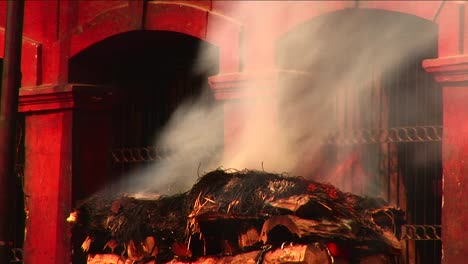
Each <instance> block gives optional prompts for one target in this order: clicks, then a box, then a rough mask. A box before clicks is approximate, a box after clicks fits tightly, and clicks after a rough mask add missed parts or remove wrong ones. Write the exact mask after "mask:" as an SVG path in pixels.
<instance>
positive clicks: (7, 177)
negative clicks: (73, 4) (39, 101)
mask: <svg viewBox="0 0 468 264" xmlns="http://www.w3.org/2000/svg"><path fill="white" fill-rule="evenodd" d="M23 15H24V0H17V1H8V2H7V18H6V29H5V52H4V54H5V57H4V60H3V62H4V67H3V75H2V89H1V92H0V168H1V169H0V216H1V217H0V263H8V262H9V255H10V247H11V246H12V245H11V238H12V234H11V230H10V226H11V223H14V222H15V219H12V216H13V214H11V213H10V208H11V205H10V202H11V201H10V197H15V195H14V191H15V189H14V188H12V183H13V180H12V178H13V177H14V153H15V144H14V143H15V132H16V116H17V112H18V91H19V87H20V85H21V44H22V35H23Z"/></svg>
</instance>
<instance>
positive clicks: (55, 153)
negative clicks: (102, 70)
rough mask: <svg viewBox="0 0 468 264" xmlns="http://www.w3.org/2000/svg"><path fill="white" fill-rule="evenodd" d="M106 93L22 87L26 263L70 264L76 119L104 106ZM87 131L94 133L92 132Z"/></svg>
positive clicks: (67, 87)
mask: <svg viewBox="0 0 468 264" xmlns="http://www.w3.org/2000/svg"><path fill="white" fill-rule="evenodd" d="M109 96H110V93H109V92H106V91H103V90H102V89H97V88H96V87H94V86H91V85H87V86H86V85H81V86H80V85H71V84H66V85H53V86H41V87H33V88H21V89H20V99H19V111H20V112H22V113H23V114H24V115H25V168H24V174H25V176H24V177H25V179H24V182H25V186H24V192H25V211H26V231H25V243H24V263H27V264H30V263H70V255H71V244H70V226H69V224H68V223H67V222H66V218H67V217H68V215H69V213H70V210H71V197H72V176H73V154H74V151H73V142H74V127H73V125H74V123H75V120H74V115H75V113H76V111H77V110H78V109H80V108H89V107H93V106H94V107H95V106H99V105H102V104H104V102H105V101H107V98H108V97H109ZM90 129H93V128H92V127H90Z"/></svg>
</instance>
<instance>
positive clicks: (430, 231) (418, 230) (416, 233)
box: [401, 225, 441, 240]
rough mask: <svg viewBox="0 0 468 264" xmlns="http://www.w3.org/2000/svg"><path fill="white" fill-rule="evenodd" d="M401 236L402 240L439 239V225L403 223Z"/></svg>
mask: <svg viewBox="0 0 468 264" xmlns="http://www.w3.org/2000/svg"><path fill="white" fill-rule="evenodd" d="M401 238H402V239H404V240H441V226H440V225H404V226H403V227H402V237H401Z"/></svg>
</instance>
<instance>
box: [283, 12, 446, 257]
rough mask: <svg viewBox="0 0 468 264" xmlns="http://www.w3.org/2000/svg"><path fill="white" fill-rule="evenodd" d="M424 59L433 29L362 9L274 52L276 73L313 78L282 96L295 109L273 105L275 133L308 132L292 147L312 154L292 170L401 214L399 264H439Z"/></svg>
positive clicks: (329, 19) (432, 89) (432, 128)
mask: <svg viewBox="0 0 468 264" xmlns="http://www.w3.org/2000/svg"><path fill="white" fill-rule="evenodd" d="M433 57H437V25H436V24H434V23H432V22H430V21H427V20H423V19H420V18H417V17H414V16H409V15H404V14H401V13H396V12H387V11H382V10H371V9H367V10H364V9H347V10H341V11H338V12H334V13H330V14H325V15H322V16H319V17H316V18H314V19H312V20H310V21H308V22H306V23H304V24H302V25H299V26H297V27H296V28H294V29H293V30H291V31H290V32H288V33H286V34H285V35H284V36H283V37H282V38H281V39H280V41H279V42H278V46H277V65H278V67H279V68H282V69H287V70H296V71H302V72H307V73H310V74H311V75H313V78H314V81H313V82H312V83H310V82H301V81H300V80H296V81H294V82H292V83H287V85H292V87H284V89H283V90H287V89H289V90H291V89H295V90H296V91H299V92H296V93H288V94H286V96H288V97H289V98H288V99H287V100H285V101H284V102H287V103H290V102H291V100H293V102H294V100H296V101H297V100H299V101H298V105H303V107H301V108H293V109H294V110H293V111H297V112H290V111H291V110H288V107H287V105H282V106H281V109H284V110H283V114H284V116H285V118H284V120H283V122H284V123H283V124H284V126H291V125H290V124H294V123H295V124H300V129H301V130H303V131H309V132H308V133H301V134H299V136H300V137H297V138H293V139H292V140H299V139H301V137H302V138H303V137H316V138H314V140H315V141H313V142H315V143H316V145H319V146H320V147H317V146H313V145H311V146H310V148H311V149H312V150H311V151H310V153H306V155H305V158H304V161H303V162H302V164H301V166H302V167H301V168H299V170H300V171H302V172H303V173H305V174H309V177H313V178H316V179H318V180H321V181H328V182H331V183H333V184H335V185H337V186H339V187H340V188H342V189H343V190H345V191H350V192H354V193H357V194H361V195H371V196H380V197H382V198H383V199H385V200H387V201H388V202H390V203H391V204H394V205H396V206H399V207H402V208H403V209H404V210H405V211H406V213H407V222H408V225H406V226H405V228H404V229H403V230H402V231H403V234H402V238H403V239H404V241H405V246H406V248H405V252H404V254H403V257H402V258H400V259H399V260H397V261H398V263H440V257H441V248H440V246H441V243H440V218H441V192H440V182H441V178H442V160H441V139H442V138H441V135H442V108H441V106H442V98H441V89H438V88H437V85H436V84H435V82H434V81H433V80H432V77H431V76H430V75H428V74H426V73H425V71H424V70H423V69H422V67H421V61H422V60H423V59H426V58H433ZM304 98H305V99H304ZM304 100H310V104H302V103H301V101H304ZM306 102H307V101H306ZM289 109H291V108H289ZM288 111H289V112H288ZM304 112H306V113H307V114H304ZM295 116H297V117H298V118H294V117H295ZM303 116H307V118H308V120H303V121H302V122H298V120H301V117H303ZM291 117H293V118H291ZM312 129H316V130H322V131H321V132H320V133H315V132H314V131H313V130H312ZM311 142H312V141H311ZM307 155H308V156H307ZM398 232H399V231H398Z"/></svg>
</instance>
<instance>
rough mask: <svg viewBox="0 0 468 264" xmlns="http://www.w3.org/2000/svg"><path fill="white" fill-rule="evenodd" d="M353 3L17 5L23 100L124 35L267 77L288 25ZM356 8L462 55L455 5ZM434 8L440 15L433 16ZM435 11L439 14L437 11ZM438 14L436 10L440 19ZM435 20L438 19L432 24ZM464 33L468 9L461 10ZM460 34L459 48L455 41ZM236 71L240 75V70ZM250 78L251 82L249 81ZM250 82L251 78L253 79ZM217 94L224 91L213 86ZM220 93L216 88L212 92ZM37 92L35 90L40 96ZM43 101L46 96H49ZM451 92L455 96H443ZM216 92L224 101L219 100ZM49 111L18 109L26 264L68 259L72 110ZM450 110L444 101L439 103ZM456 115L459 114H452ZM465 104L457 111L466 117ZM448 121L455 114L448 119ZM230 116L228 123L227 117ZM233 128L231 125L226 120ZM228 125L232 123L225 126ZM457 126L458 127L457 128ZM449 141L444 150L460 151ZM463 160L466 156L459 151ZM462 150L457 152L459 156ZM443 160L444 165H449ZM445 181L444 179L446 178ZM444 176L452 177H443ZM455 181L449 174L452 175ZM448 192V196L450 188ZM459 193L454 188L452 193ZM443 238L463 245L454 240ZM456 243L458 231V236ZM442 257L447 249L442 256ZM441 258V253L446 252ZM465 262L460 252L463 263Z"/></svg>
mask: <svg viewBox="0 0 468 264" xmlns="http://www.w3.org/2000/svg"><path fill="white" fill-rule="evenodd" d="M239 3H241V4H242V5H248V8H247V10H248V12H236V8H235V6H236V5H238V4H239ZM356 4H357V2H354V1H300V2H295V3H293V2H291V1H273V2H271V3H261V2H257V3H249V2H247V1H213V2H212V1H166V2H162V1H147V2H146V5H145V4H144V1H142V0H132V1H124V0H123V1H85V0H83V1H78V0H70V1H55V0H51V1H36V0H26V7H25V21H24V42H23V56H22V60H23V61H22V71H23V82H22V86H23V87H32V88H31V89H27V92H25V91H26V90H25V89H23V92H22V96H23V98H26V97H25V96H26V95H27V94H29V95H30V94H34V91H36V90H35V89H38V87H36V86H41V85H46V84H50V85H52V87H54V85H56V84H64V83H67V81H68V79H67V75H68V59H69V58H70V57H72V56H73V55H75V54H77V53H79V52H80V51H81V50H83V49H85V48H86V47H89V46H90V45H92V44H94V43H96V42H99V41H101V40H103V39H105V38H107V37H110V36H112V35H115V34H119V33H123V32H127V31H132V30H141V29H147V30H148V29H149V30H168V31H176V32H180V33H184V34H189V35H192V36H195V37H198V38H201V39H204V40H206V41H209V42H211V43H213V44H214V45H216V46H218V47H219V49H220V63H219V65H220V76H218V80H220V81H219V82H220V83H222V82H223V76H224V75H225V74H228V73H229V74H231V75H230V76H239V78H242V74H243V72H242V71H244V72H248V71H256V70H274V68H275V66H274V65H275V63H274V61H275V58H274V56H275V48H276V42H277V40H278V39H279V38H280V37H281V36H282V35H283V34H284V33H286V32H288V31H289V30H291V29H292V28H294V27H295V26H297V25H299V24H301V23H303V22H305V21H308V20H310V19H311V18H313V17H315V16H318V15H321V14H325V13H327V12H333V11H336V10H340V9H344V8H355V7H356ZM358 4H359V6H358V8H370V9H383V10H389V11H393V12H402V13H406V14H412V15H415V16H418V17H421V18H422V19H426V20H430V21H434V22H435V23H437V24H438V25H439V57H447V56H456V55H459V51H460V47H459V43H464V44H463V45H464V47H465V48H464V51H465V53H468V48H467V47H468V46H467V45H468V33H467V32H468V31H467V29H468V28H465V30H464V31H463V32H461V34H460V29H459V3H457V1H445V3H444V5H443V6H441V5H442V1H426V2H424V3H422V2H421V1H414V2H410V1H359V2H358ZM441 7H442V8H441ZM285 8H291V9H293V10H294V11H295V15H294V16H293V17H289V18H288V19H281V20H279V21H278V19H277V17H276V16H275V14H276V13H277V12H280V11H281V10H282V9H285ZM440 8H441V9H440ZM439 9H440V12H439ZM436 14H439V15H438V16H437V15H436ZM5 15H6V3H5V2H4V1H0V57H2V56H3V48H4V46H3V45H4V30H3V31H2V28H4V21H5ZM465 17H466V19H465V25H466V24H467V23H468V10H465ZM258 21H263V22H264V23H273V22H275V23H277V27H276V30H275V31H265V30H264V27H263V26H262V24H259V23H258ZM459 36H461V37H463V38H464V41H459ZM241 67H242V69H241ZM249 78H251V77H249ZM252 78H255V77H252ZM225 82H230V83H231V84H230V85H227V87H230V89H231V90H230V92H229V93H225V94H228V96H227V97H225V98H223V100H229V99H230V98H237V99H239V98H240V99H242V96H243V95H242V94H241V93H240V92H238V91H239V89H240V88H242V82H238V84H235V83H236V82H234V84H232V83H233V82H232V80H231V77H228V78H225ZM221 86H223V85H221ZM221 89H222V88H221ZM39 90H40V89H38V90H37V91H39ZM51 93H52V94H53V93H54V89H52V91H51ZM453 93H456V91H454V92H452V93H451V95H453ZM225 94H224V95H225ZM52 98H53V99H51V101H52V102H53V103H54V104H55V106H59V107H56V108H55V110H54V112H41V114H36V112H37V111H41V110H44V109H47V107H49V106H50V102H49V103H47V100H48V99H47V98H45V99H44V101H43V102H42V103H40V104H37V105H35V107H33V108H28V107H27V103H26V101H27V100H25V99H23V100H22V101H21V104H22V107H21V108H20V109H21V111H23V112H25V114H26V116H27V118H26V180H27V187H26V192H27V193H26V194H27V195H28V200H27V203H28V204H27V208H28V210H29V211H30V214H29V218H28V221H27V230H28V234H27V236H26V248H27V251H26V252H25V254H26V263H66V262H67V260H68V257H69V244H68V241H67V237H68V235H67V234H68V229H67V225H66V223H65V218H66V217H65V216H66V215H67V214H68V212H69V211H70V206H71V205H70V195H71V186H70V184H71V182H72V181H71V178H70V177H72V175H71V174H70V173H71V167H72V158H71V154H70V153H71V148H72V147H73V146H72V142H71V138H72V135H71V133H72V124H73V122H72V118H73V115H72V114H71V111H70V110H69V109H71V108H73V107H74V106H73V104H65V105H66V106H67V107H66V110H64V109H61V108H60V104H61V101H60V100H59V97H54V96H52ZM450 98H456V95H453V96H451V97H450ZM444 103H445V104H450V103H451V102H450V101H445V102H444ZM235 106H236V105H235V104H229V105H228V106H227V108H228V110H229V111H227V116H226V120H225V123H226V125H225V130H226V131H225V135H226V139H225V142H226V147H229V145H228V143H229V141H230V137H232V135H235V133H236V131H237V129H238V128H239V126H241V124H242V122H243V121H242V120H239V118H236V117H235V113H236V112H237V111H240V110H239V109H235ZM460 107H461V108H463V107H464V106H461V105H460ZM466 107H468V106H465V108H464V109H466ZM447 114H450V115H452V114H454V115H455V114H456V112H450V111H448V112H447ZM230 115H234V116H230ZM231 119H232V120H235V122H232V123H231V122H230V120H231ZM457 122H459V123H456V122H452V123H450V124H452V125H451V129H452V131H454V130H458V129H459V128H460V129H461V128H462V127H461V124H462V123H463V121H462V120H460V121H457ZM233 124H235V125H233ZM459 126H460V127H459ZM452 136H455V135H452V134H449V135H448V137H449V138H448V139H447V140H446V142H444V144H445V143H450V144H452V145H453V144H455V145H457V144H459V143H460V142H458V141H456V140H455V141H452V140H451V137H452ZM465 152H466V151H465ZM465 152H461V153H465ZM451 157H452V156H450V155H445V160H444V162H445V163H446V164H452V163H451V162H452V161H454V162H458V160H459V159H455V160H453V159H452V158H451ZM447 168H448V172H451V173H454V174H453V175H458V176H460V177H462V176H463V177H465V178H466V177H467V176H468V175H466V171H465V170H458V169H457V168H455V167H454V166H451V165H450V166H449V167H447ZM446 173H447V172H446ZM451 175H452V174H451ZM453 177H455V176H453ZM454 188H457V187H456V186H455V187H454ZM459 188H463V186H460V187H459ZM446 195H450V194H449V193H448V194H447V193H446ZM456 213H457V212H456V210H452V211H450V210H449V211H444V214H445V215H444V219H450V217H451V215H452V214H456ZM452 235H453V236H451V237H446V238H447V239H457V238H458V239H464V238H463V237H457V234H456V233H455V232H454V233H452ZM460 235H463V232H461V233H460ZM445 252H451V251H445ZM446 254H447V253H446ZM464 256H465V257H467V256H466V254H465V255H464Z"/></svg>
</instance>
